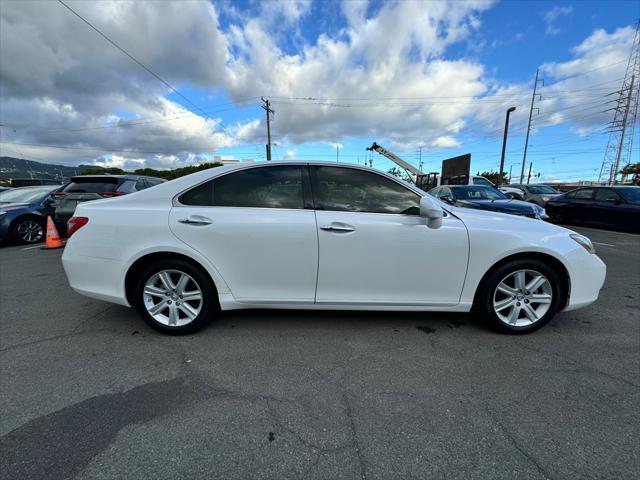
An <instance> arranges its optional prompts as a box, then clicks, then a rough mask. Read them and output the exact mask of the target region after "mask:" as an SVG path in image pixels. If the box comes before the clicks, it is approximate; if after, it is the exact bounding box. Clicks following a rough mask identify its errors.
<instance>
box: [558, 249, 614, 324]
mask: <svg viewBox="0 0 640 480" xmlns="http://www.w3.org/2000/svg"><path fill="white" fill-rule="evenodd" d="M571 270H572V271H571V272H569V275H570V282H571V287H570V292H569V301H568V302H567V305H566V307H565V308H564V309H563V311H565V312H568V311H571V310H576V309H578V308H582V307H586V306H587V305H590V304H592V303H593V302H595V301H596V300H597V299H598V295H599V294H600V290H601V289H602V286H603V285H604V281H605V278H606V276H607V266H606V265H605V263H604V262H603V261H602V260H601V259H600V257H598V256H597V255H592V254H589V256H588V257H586V258H582V259H580V261H574V262H572V268H571Z"/></svg>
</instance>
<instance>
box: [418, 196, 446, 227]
mask: <svg viewBox="0 0 640 480" xmlns="http://www.w3.org/2000/svg"><path fill="white" fill-rule="evenodd" d="M420 216H421V217H424V218H425V219H426V220H427V227H429V228H440V227H441V226H442V217H444V210H442V207H441V206H440V204H439V203H438V202H437V201H436V199H435V198H433V197H431V196H429V195H425V196H424V197H422V198H421V199H420Z"/></svg>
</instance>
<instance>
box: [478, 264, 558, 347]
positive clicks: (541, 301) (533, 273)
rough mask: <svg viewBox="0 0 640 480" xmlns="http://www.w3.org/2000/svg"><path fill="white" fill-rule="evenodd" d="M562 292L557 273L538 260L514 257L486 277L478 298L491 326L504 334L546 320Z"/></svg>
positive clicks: (532, 327)
mask: <svg viewBox="0 0 640 480" xmlns="http://www.w3.org/2000/svg"><path fill="white" fill-rule="evenodd" d="M564 295H565V293H564V292H563V291H562V284H561V282H560V277H559V276H558V273H557V272H556V271H555V270H554V269H553V268H551V267H550V266H549V265H547V264H546V263H544V262H542V261H540V260H533V259H532V260H526V259H522V260H514V261H512V262H509V263H506V264H505V265H502V266H500V267H499V268H497V269H496V270H495V271H493V272H492V273H491V274H490V275H489V276H488V278H487V279H486V280H485V282H484V285H483V286H482V288H481V292H480V298H479V301H480V302H481V304H480V306H481V309H482V311H483V313H484V315H485V317H486V319H487V320H488V321H489V323H490V324H491V326H492V327H493V328H494V329H496V330H498V331H501V332H505V333H515V334H519V333H529V332H532V331H534V330H537V329H538V328H540V327H542V326H543V325H545V324H546V323H548V322H549V321H550V320H551V319H552V318H553V317H554V315H555V314H556V312H557V311H558V309H559V307H560V305H562V303H561V302H562V299H563V296H564Z"/></svg>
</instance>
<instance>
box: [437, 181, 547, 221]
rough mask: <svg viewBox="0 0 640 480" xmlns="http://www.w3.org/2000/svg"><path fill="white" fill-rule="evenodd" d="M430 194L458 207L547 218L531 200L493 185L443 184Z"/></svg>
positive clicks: (540, 208)
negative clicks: (504, 191)
mask: <svg viewBox="0 0 640 480" xmlns="http://www.w3.org/2000/svg"><path fill="white" fill-rule="evenodd" d="M429 194H430V195H433V196H434V197H436V198H439V199H440V200H443V201H445V202H447V203H449V204H451V205H455V206H456V207H466V208H477V209H479V210H490V211H493V212H501V213H509V214H511V215H521V216H524V217H530V218H537V219H540V220H546V219H547V218H548V217H547V215H546V213H545V211H544V208H542V207H540V206H538V205H535V204H533V203H529V202H523V201H521V200H514V199H511V198H509V197H508V196H506V195H505V194H504V193H502V192H500V191H499V190H497V189H495V188H493V187H485V186H482V185H443V186H440V187H436V188H433V189H431V190H429Z"/></svg>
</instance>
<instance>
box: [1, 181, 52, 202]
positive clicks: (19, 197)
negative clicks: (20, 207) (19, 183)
mask: <svg viewBox="0 0 640 480" xmlns="http://www.w3.org/2000/svg"><path fill="white" fill-rule="evenodd" d="M54 190H55V188H52V187H51V185H47V186H46V187H21V188H12V189H11V190H5V191H3V192H0V203H31V202H35V201H37V200H40V199H42V198H44V197H45V196H47V194H49V193H51V192H53V191H54Z"/></svg>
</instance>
